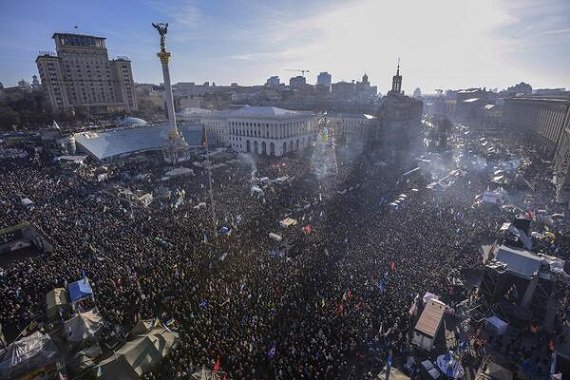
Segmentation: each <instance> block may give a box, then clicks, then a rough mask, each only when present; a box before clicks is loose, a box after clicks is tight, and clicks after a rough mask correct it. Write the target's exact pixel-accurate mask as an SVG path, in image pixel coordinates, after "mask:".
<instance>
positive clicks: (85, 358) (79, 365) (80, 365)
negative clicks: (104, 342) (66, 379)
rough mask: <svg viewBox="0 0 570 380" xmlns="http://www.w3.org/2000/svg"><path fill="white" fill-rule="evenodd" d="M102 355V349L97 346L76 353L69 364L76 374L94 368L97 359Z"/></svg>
mask: <svg viewBox="0 0 570 380" xmlns="http://www.w3.org/2000/svg"><path fill="white" fill-rule="evenodd" d="M102 353H103V352H102V350H101V347H100V346H99V345H98V344H95V345H93V346H90V347H87V348H84V349H83V350H81V351H79V352H78V353H76V354H75V355H74V356H73V359H71V360H70V361H69V362H68V364H69V366H70V367H71V368H72V369H73V370H74V371H75V372H81V371H82V370H84V369H87V368H90V367H93V366H94V365H95V359H97V358H98V357H99V356H101V354H102Z"/></svg>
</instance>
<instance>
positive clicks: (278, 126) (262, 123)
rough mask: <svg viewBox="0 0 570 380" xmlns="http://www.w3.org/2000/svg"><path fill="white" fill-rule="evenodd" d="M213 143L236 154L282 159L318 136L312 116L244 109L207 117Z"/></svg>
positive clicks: (280, 110) (277, 109) (207, 129)
mask: <svg viewBox="0 0 570 380" xmlns="http://www.w3.org/2000/svg"><path fill="white" fill-rule="evenodd" d="M203 120H204V126H205V128H206V133H208V137H209V139H210V141H212V140H214V141H217V142H219V143H222V144H224V145H229V146H231V147H232V148H233V149H234V150H235V151H237V152H244V153H255V154H264V155H269V156H282V155H284V154H286V153H290V152H297V151H301V150H303V149H305V148H306V147H308V146H310V145H311V142H312V140H313V138H314V136H315V133H316V119H315V116H314V114H313V113H312V112H308V111H291V110H286V109H282V108H277V107H253V106H244V107H242V108H240V109H238V110H235V111H228V112H219V113H212V114H211V115H207V116H205V117H204V119H203Z"/></svg>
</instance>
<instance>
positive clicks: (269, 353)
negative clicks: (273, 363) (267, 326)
mask: <svg viewBox="0 0 570 380" xmlns="http://www.w3.org/2000/svg"><path fill="white" fill-rule="evenodd" d="M276 352H277V344H276V343H275V342H273V343H272V344H271V347H269V350H267V358H268V359H269V360H273V358H274V357H275V353H276Z"/></svg>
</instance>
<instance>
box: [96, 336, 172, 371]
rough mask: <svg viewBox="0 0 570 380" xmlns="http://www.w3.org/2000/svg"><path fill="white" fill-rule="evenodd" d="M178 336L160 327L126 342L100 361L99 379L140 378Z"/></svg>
mask: <svg viewBox="0 0 570 380" xmlns="http://www.w3.org/2000/svg"><path fill="white" fill-rule="evenodd" d="M177 340H178V336H177V335H176V334H175V333H173V332H171V331H168V330H166V329H165V328H163V327H158V328H155V329H154V330H152V331H151V332H150V333H148V334H146V335H144V336H141V337H139V338H137V339H135V340H133V341H130V342H127V343H125V345H124V346H123V347H121V348H120V349H119V350H118V351H116V352H115V353H114V354H113V355H112V356H111V357H109V358H107V359H105V360H103V361H102V362H101V363H99V366H98V370H99V375H100V376H98V379H101V380H107V379H108V380H111V379H122V380H130V379H133V380H134V379H138V378H140V376H141V375H142V374H143V373H145V372H148V371H150V370H151V369H152V368H153V367H154V366H155V365H156V364H157V363H158V362H159V361H160V360H161V359H162V358H163V357H165V356H166V355H167V354H168V352H169V351H170V349H171V348H172V347H173V346H174V344H175V343H176V341H177Z"/></svg>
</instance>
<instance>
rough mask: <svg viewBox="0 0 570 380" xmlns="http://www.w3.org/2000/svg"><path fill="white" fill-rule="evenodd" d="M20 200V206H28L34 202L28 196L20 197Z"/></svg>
mask: <svg viewBox="0 0 570 380" xmlns="http://www.w3.org/2000/svg"><path fill="white" fill-rule="evenodd" d="M20 201H21V202H22V206H24V207H28V206H31V205H33V204H34V202H33V201H32V200H31V199H30V198H22V199H21V200H20Z"/></svg>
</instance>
